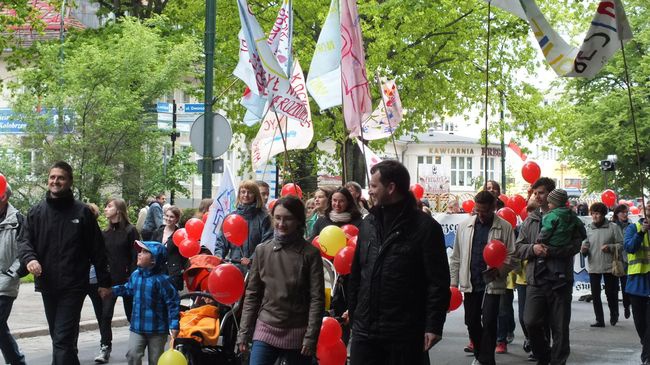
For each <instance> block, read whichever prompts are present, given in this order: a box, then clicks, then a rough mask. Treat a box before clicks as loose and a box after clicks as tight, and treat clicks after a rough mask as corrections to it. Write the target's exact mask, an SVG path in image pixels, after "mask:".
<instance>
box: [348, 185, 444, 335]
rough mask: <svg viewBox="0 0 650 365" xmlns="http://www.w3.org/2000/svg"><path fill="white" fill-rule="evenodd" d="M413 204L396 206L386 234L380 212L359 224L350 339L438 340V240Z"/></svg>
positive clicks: (441, 273) (440, 273)
mask: <svg viewBox="0 0 650 365" xmlns="http://www.w3.org/2000/svg"><path fill="white" fill-rule="evenodd" d="M413 199H414V198H412V197H409V198H407V200H406V201H405V202H403V203H402V204H401V206H402V208H401V210H400V211H401V213H398V215H397V216H396V218H395V220H394V221H393V224H392V225H391V226H390V227H386V229H384V227H383V219H384V218H383V207H375V208H373V210H372V211H371V212H370V214H369V215H368V216H366V218H365V219H364V220H363V223H362V224H361V227H360V230H359V231H360V232H359V238H358V244H357V249H356V252H355V256H354V261H353V263H352V272H351V273H350V278H349V287H348V295H349V303H350V317H351V320H352V331H353V333H354V336H355V337H356V336H358V337H360V338H368V339H390V340H392V341H422V338H423V337H424V333H425V332H431V333H435V334H437V335H442V328H443V325H444V323H445V319H446V315H447V309H448V308H449V299H450V295H451V294H450V291H449V280H450V279H449V264H448V261H447V254H446V252H445V240H444V235H443V233H442V228H441V227H440V224H438V222H436V221H435V220H434V219H433V218H431V216H429V215H427V214H425V213H424V212H422V211H420V210H418V209H417V208H416V206H415V202H414V201H413ZM384 230H386V232H385V233H384V232H383V231H384Z"/></svg>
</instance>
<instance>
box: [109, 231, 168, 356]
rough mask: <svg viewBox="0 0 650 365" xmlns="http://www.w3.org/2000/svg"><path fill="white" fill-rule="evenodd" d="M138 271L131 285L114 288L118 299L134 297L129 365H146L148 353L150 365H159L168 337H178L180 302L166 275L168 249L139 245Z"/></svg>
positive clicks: (160, 245) (156, 243) (130, 281)
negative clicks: (143, 358)
mask: <svg viewBox="0 0 650 365" xmlns="http://www.w3.org/2000/svg"><path fill="white" fill-rule="evenodd" d="M135 242H136V248H137V249H138V250H139V253H138V261H137V265H138V269H137V270H135V271H134V272H133V273H132V274H131V277H130V278H129V281H127V282H126V283H125V284H123V285H116V286H114V287H113V293H114V294H115V295H116V296H120V295H121V296H132V297H133V313H132V315H131V327H130V331H131V333H130V335H129V351H128V352H127V354H126V357H127V359H128V362H129V365H140V364H142V357H143V356H144V349H145V348H147V349H148V358H149V365H156V364H157V363H158V358H160V355H162V353H163V351H164V349H165V344H166V343H167V334H171V336H172V337H173V338H175V337H176V335H178V328H179V327H178V315H179V306H180V298H179V296H178V292H177V291H176V288H174V286H173V285H172V283H171V282H170V281H169V277H168V276H167V275H164V274H163V273H162V272H163V270H162V267H163V264H164V263H165V261H166V249H165V247H164V246H163V245H162V244H160V243H159V242H150V241H145V242H142V241H135Z"/></svg>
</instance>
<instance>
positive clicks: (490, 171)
mask: <svg viewBox="0 0 650 365" xmlns="http://www.w3.org/2000/svg"><path fill="white" fill-rule="evenodd" d="M495 160H496V159H495V158H494V157H488V161H487V173H488V180H495V179H494V161H495ZM484 164H485V157H481V176H483V175H485V173H484V171H485V169H484V167H483V165H484Z"/></svg>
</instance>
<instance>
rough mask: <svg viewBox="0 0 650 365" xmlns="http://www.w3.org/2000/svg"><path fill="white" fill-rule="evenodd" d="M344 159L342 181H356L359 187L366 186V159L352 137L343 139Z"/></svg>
mask: <svg viewBox="0 0 650 365" xmlns="http://www.w3.org/2000/svg"><path fill="white" fill-rule="evenodd" d="M345 161H346V168H345V169H344V171H345V176H344V177H343V183H344V184H345V183H346V182H348V181H356V182H357V183H359V184H360V185H361V187H364V188H365V187H366V179H367V178H366V159H365V157H364V156H363V153H361V150H360V149H359V146H357V144H356V143H354V140H353V139H347V140H346V141H345Z"/></svg>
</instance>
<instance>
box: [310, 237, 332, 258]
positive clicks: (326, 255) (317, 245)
mask: <svg viewBox="0 0 650 365" xmlns="http://www.w3.org/2000/svg"><path fill="white" fill-rule="evenodd" d="M319 237H320V236H316V237H314V239H313V240H312V241H311V244H312V245H313V246H314V247H316V248H317V249H318V251H320V255H321V256H322V257H324V258H326V259H328V260H334V256H330V255H328V254H326V253H325V251H323V249H322V248H321V247H320V241H319V240H318V239H319Z"/></svg>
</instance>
